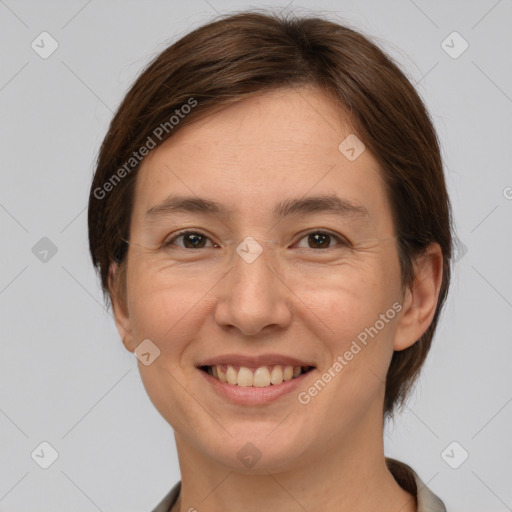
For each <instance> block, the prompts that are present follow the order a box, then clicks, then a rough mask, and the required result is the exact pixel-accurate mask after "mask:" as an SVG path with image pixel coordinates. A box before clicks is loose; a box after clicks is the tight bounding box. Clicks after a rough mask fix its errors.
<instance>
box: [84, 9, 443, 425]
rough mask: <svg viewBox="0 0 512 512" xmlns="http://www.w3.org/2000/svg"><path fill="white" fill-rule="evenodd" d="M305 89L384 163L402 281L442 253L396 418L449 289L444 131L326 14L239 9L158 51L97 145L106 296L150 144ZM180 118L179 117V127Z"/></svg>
mask: <svg viewBox="0 0 512 512" xmlns="http://www.w3.org/2000/svg"><path fill="white" fill-rule="evenodd" d="M301 85H313V86H316V87H318V88H320V89H321V90H323V91H325V92H327V93H328V94H329V95H330V96H331V97H332V98H334V99H335V100H336V101H337V102H338V104H339V105H340V109H343V111H346V112H347V113H348V114H349V115H350V120H351V125H352V127H353V129H354V131H355V132H356V133H357V135H358V137H359V138H360V139H361V140H362V141H363V142H364V144H365V145H366V146H367V147H368V148H369V149H370V151H371V152H372V154H373V155H374V157H375V158H376V159H377V161H378V163H379V164H380V168H381V172H382V175H383V178H384V180H385V183H386V186H387V192H388V194H389V199H390V203H391V207H392V213H393V218H394V222H395V229H396V234H397V240H398V242H397V244H398V252H399V258H400V265H401V270H402V284H403V286H407V285H410V284H411V283H412V280H413V278H414V272H413V262H414V259H415V257H417V256H418V255H420V254H421V253H422V252H423V251H425V249H426V248H427V246H428V245H429V244H430V243H431V242H437V243H439V244H440V246H441V249H442V253H443V280H442V285H441V289H440V293H439V299H438V304H437V309H436V312H435V315H434V318H433V321H432V323H431V325H430V326H429V327H428V329H427V330H426V332H425V333H424V334H423V336H421V338H420V339H419V340H418V341H417V342H416V343H414V344H413V345H412V346H411V347H409V348H407V349H405V350H402V351H395V352H394V354H393V357H392V361H391V364H390V367H389V370H388V374H387V379H386V394H385V402H384V412H385V413H386V414H387V415H388V416H391V415H392V412H393V410H394V407H395V406H396V405H402V404H403V403H404V400H405V398H406V395H407V394H408V392H409V390H410V389H411V387H412V384H413V383H414V381H415V379H416V378H417V376H418V374H419V370H420V368H421V366H422V364H423V362H424V360H425V357H426V355H427V353H428V351H429V349H430V346H431V342H432V337H433V334H434V331H435V329H436V325H437V323H438V320H439V315H440V313H441V309H442V306H443V303H444V301H445V298H446V295H447V292H448V285H449V281H450V264H449V263H450V258H451V252H452V233H451V212H450V203H449V198H448V194H447V190H446V184H445V179H444V173H443V165H442V160H441V155H440V149H439V144H438V140H437V136H436V133H435V130H434V127H433V125H432V122H431V120H430V117H429V114H428V113H427V111H426V109H425V106H424V105H423V102H422V100H421V99H420V97H419V95H418V94H417V92H416V91H415V89H414V87H413V86H412V85H411V83H410V82H409V80H408V79H407V78H406V76H405V75H404V74H403V73H402V71H401V70H400V69H399V68H398V66H397V65H396V64H395V63H394V62H393V61H392V60H391V59H390V57H388V56H387V55H386V54H385V53H383V51H381V50H380V49H379V48H378V47H377V46H376V45H375V44H374V43H372V42H371V41H370V40H369V39H368V38H366V37H365V36H363V35H361V34H360V33H358V32H357V31H355V30H353V29H351V28H348V27H346V26H343V25H340V24H338V23H334V22H331V21H327V20H325V19H321V18H318V17H300V18H297V17H292V16H280V15H276V14H267V13H261V12H256V11H253V12H242V13H237V14H233V15H231V16H228V17H221V18H220V19H217V20H216V21H213V22H211V23H208V24H206V25H204V26H202V27H199V28H197V29H196V30H194V31H193V32H191V33H189V34H188V35H186V36H185V37H183V38H181V39H180V40H178V41H177V42H176V43H174V44H173V45H171V46H169V47H168V48H167V49H165V50H164V51H163V52H162V53H161V54H160V55H158V56H157V57H156V58H155V59H154V60H153V61H152V62H151V63H150V64H149V65H148V67H147V68H146V69H145V70H144V71H143V72H142V74H141V75H140V76H139V78H138V79H137V80H136V82H135V83H134V85H133V86H132V87H131V89H130V90H129V92H128V93H127V94H126V96H125V98H124V100H123V102H122V103H121V105H120V107H119V109H118V111H117V113H116V114H115V116H114V118H113V120H112V122H111V124H110V127H109V130H108V133H107V135H106V137H105V139H104V141H103V143H102V145H101V148H100V152H99V156H98V161H97V168H96V173H95V175H94V179H93V182H92V186H91V191H90V197H89V217H88V221H89V244H90V252H91V255H92V260H93V263H94V265H95V266H96V268H97V269H98V271H99V273H100V276H101V282H102V286H103V290H104V292H105V295H106V297H107V300H108V294H109V293H112V291H113V290H111V289H110V288H109V266H110V263H112V262H114V261H117V262H119V263H120V268H121V271H122V270H123V268H124V265H123V263H124V261H125V259H126V258H125V256H126V251H127V244H126V243H125V242H124V241H123V240H128V239H129V225H130V216H131V210H132V203H133V192H134V183H135V179H136V174H137V172H136V171H137V168H138V164H139V162H140V160H141V159H142V158H143V155H144V154H145V153H146V151H144V150H143V148H144V147H146V148H147V147H156V146H158V145H159V144H161V143H162V142H163V141H165V140H166V139H167V138H169V137H170V136H172V134H173V133H175V132H176V131H177V130H178V129H179V128H181V127H183V126H186V125H187V124H190V123H192V122H194V121H196V120H198V119H200V118H203V117H205V116H206V115H209V114H211V113H213V112H216V111H218V110H220V109H222V108H223V107H225V106H227V105H229V104H231V103H234V102H237V101H240V100H243V99H245V98H247V97H249V96H251V95H255V94H260V93H262V92H264V91H267V90H271V89H275V88H281V87H294V86H301ZM194 102H195V103H194ZM184 105H189V106H190V108H187V109H185V107H184ZM192 106H193V108H192ZM187 112H188V113H187ZM183 114H186V115H183ZM172 116H174V117H175V118H176V119H177V118H178V117H179V120H178V122H177V124H176V123H175V121H176V119H175V120H174V121H173V120H172V119H171V117H172ZM158 130H159V131H158ZM157 134H158V135H157ZM155 139H156V140H155ZM150 140H151V142H149V141H150ZM141 155H142V156H141ZM121 275H122V272H121Z"/></svg>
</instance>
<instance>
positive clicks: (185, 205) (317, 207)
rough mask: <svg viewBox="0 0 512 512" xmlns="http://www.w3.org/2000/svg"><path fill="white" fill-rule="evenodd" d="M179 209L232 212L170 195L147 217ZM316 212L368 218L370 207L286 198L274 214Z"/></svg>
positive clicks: (329, 198) (331, 199)
mask: <svg viewBox="0 0 512 512" xmlns="http://www.w3.org/2000/svg"><path fill="white" fill-rule="evenodd" d="M179 212H183V213H200V214H206V215H215V216H218V217H224V218H227V217H229V216H230V215H232V212H231V211H230V210H229V209H228V208H226V206H224V205H222V204H220V203H218V202H216V201H213V200H211V199H207V198H203V197H194V196H169V197H168V198H167V199H165V200H164V201H163V202H162V203H160V204H157V205H156V206H153V207H152V208H150V209H149V210H148V211H147V212H146V216H148V217H149V218H156V217H160V216H166V215H170V214H173V213H179ZM317 212H326V213H335V214H338V215H344V216H359V217H369V214H368V210H367V209H366V208H365V207H364V206H362V205H358V204H356V203H354V202H352V201H350V200H348V199H345V198H342V197H339V196H336V195H322V196H314V197H306V198H299V199H286V200H284V201H282V202H280V203H278V204H277V205H276V206H275V208H274V210H273V215H274V217H276V218H278V219H283V218H284V217H288V216H291V215H308V214H311V213H317Z"/></svg>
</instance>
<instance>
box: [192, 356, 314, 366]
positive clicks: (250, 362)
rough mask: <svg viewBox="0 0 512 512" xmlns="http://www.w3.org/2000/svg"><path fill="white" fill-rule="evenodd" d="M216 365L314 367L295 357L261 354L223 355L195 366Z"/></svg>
mask: <svg viewBox="0 0 512 512" xmlns="http://www.w3.org/2000/svg"><path fill="white" fill-rule="evenodd" d="M217 364H229V365H232V366H247V367H248V368H251V367H252V368H259V367H260V366H273V365H282V366H314V365H313V364H312V363H311V362H309V361H301V360H300V359H297V358H295V357H289V356H285V355H282V354H261V355H259V356H249V355H247V354H224V355H220V356H215V357H211V358H209V359H205V360H203V361H201V362H200V363H199V364H198V365H197V366H198V367H200V366H215V365H217Z"/></svg>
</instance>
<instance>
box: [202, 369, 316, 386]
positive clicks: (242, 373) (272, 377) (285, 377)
mask: <svg viewBox="0 0 512 512" xmlns="http://www.w3.org/2000/svg"><path fill="white" fill-rule="evenodd" d="M312 368H313V367H311V366H291V365H279V364H276V365H272V366H259V367H257V368H251V367H247V366H235V365H231V364H216V365H213V366H201V367H200V369H201V370H203V371H205V372H206V373H208V374H209V375H211V376H212V377H213V378H215V379H217V380H219V381H220V382H222V383H227V384H230V385H232V386H240V387H256V388H264V387H268V386H277V385H279V384H282V383H283V382H287V381H290V380H293V379H296V378H297V377H299V376H300V375H302V374H304V373H307V372H309V371H310V370H311V369H312Z"/></svg>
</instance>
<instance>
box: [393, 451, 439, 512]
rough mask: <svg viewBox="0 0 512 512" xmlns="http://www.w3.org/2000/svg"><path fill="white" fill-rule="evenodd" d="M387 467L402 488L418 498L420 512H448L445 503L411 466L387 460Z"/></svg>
mask: <svg viewBox="0 0 512 512" xmlns="http://www.w3.org/2000/svg"><path fill="white" fill-rule="evenodd" d="M386 465H387V466H388V469H389V471H390V473H391V474H392V475H393V477H394V479H395V480H396V481H397V483H398V484H399V485H400V487H402V488H403V489H405V490H406V491H407V492H409V493H410V494H412V495H413V496H416V499H417V501H418V512H446V507H445V505H444V503H443V502H442V501H441V500H440V498H439V497H438V496H436V495H435V494H434V493H433V492H432V491H431V490H430V489H429V488H428V487H427V486H426V485H425V484H424V483H423V482H422V480H421V479H420V477H419V476H418V475H417V474H416V472H415V471H414V470H413V469H412V468H411V467H410V466H408V465H407V464H405V463H404V462H400V461H398V460H395V459H390V458H386Z"/></svg>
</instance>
